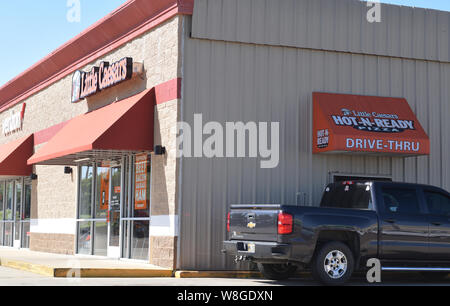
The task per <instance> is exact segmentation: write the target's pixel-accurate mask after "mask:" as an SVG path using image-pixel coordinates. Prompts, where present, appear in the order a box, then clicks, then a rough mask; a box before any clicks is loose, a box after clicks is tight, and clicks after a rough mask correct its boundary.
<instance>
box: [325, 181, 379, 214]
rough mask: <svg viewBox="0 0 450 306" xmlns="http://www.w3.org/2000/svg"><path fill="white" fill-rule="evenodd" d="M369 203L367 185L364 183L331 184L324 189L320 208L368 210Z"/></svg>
mask: <svg viewBox="0 0 450 306" xmlns="http://www.w3.org/2000/svg"><path fill="white" fill-rule="evenodd" d="M370 201H371V196H370V186H369V185H366V184H364V183H355V184H351V185H347V184H345V185H344V184H332V185H329V186H328V187H327V188H326V189H325V192H324V194H323V197H322V202H321V203H320V207H328V208H353V209H368V208H369V207H370Z"/></svg>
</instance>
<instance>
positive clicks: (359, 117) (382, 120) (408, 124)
mask: <svg viewBox="0 0 450 306" xmlns="http://www.w3.org/2000/svg"><path fill="white" fill-rule="evenodd" d="M342 113H343V115H342V116H340V115H336V116H331V118H332V119H333V122H334V124H335V125H337V126H352V127H353V128H355V129H357V130H361V131H368V132H378V133H380V132H381V133H401V132H404V131H405V130H415V127H414V121H413V120H400V118H399V116H398V115H395V114H379V113H377V112H371V113H370V112H360V111H350V110H347V109H342Z"/></svg>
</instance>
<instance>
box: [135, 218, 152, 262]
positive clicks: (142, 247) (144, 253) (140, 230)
mask: <svg viewBox="0 0 450 306" xmlns="http://www.w3.org/2000/svg"><path fill="white" fill-rule="evenodd" d="M149 226H150V222H149V221H133V237H132V241H131V258H133V259H142V260H146V259H148V257H149V232H150V227H149Z"/></svg>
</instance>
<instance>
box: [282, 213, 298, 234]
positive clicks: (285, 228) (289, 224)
mask: <svg viewBox="0 0 450 306" xmlns="http://www.w3.org/2000/svg"><path fill="white" fill-rule="evenodd" d="M293 227H294V217H292V215H290V214H287V213H283V212H281V213H279V214H278V234H279V235H287V234H292V231H293Z"/></svg>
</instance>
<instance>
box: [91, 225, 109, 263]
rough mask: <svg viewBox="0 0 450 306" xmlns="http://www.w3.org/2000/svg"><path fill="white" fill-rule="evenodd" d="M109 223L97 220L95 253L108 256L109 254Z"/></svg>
mask: <svg viewBox="0 0 450 306" xmlns="http://www.w3.org/2000/svg"><path fill="white" fill-rule="evenodd" d="M107 239H108V223H106V222H95V226H94V255H98V256H107V254H108V247H107V246H108V244H107Z"/></svg>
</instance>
